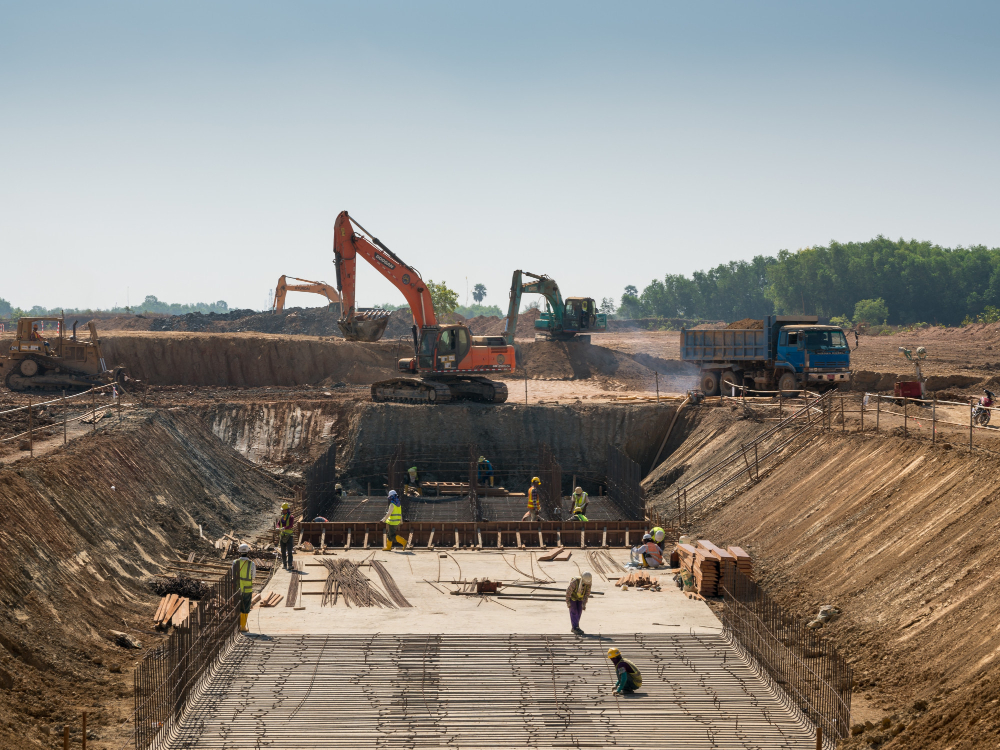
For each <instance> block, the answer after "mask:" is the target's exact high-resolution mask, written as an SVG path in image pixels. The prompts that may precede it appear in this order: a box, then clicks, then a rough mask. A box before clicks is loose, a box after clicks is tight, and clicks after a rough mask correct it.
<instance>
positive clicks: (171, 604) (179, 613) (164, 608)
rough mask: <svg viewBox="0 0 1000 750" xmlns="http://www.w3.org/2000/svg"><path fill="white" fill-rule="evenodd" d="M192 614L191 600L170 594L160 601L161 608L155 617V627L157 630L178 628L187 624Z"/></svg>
mask: <svg viewBox="0 0 1000 750" xmlns="http://www.w3.org/2000/svg"><path fill="white" fill-rule="evenodd" d="M190 613H191V604H190V600H189V599H188V598H187V597H183V596H178V595H177V594H170V595H168V596H165V597H163V598H162V599H161V600H160V606H159V607H158V608H157V609H156V614H155V615H153V626H154V627H156V628H157V629H160V628H164V629H165V628H168V627H170V626H171V625H173V626H174V627H178V626H179V625H181V624H183V623H184V622H187V619H188V616H189V615H190Z"/></svg>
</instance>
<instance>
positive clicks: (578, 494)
mask: <svg viewBox="0 0 1000 750" xmlns="http://www.w3.org/2000/svg"><path fill="white" fill-rule="evenodd" d="M572 500H573V515H574V516H575V515H576V514H578V513H579V514H580V515H581V516H585V515H587V506H588V505H590V498H589V497H588V495H587V493H586V492H584V491H583V487H577V488H576V489H575V490H573V495H572Z"/></svg>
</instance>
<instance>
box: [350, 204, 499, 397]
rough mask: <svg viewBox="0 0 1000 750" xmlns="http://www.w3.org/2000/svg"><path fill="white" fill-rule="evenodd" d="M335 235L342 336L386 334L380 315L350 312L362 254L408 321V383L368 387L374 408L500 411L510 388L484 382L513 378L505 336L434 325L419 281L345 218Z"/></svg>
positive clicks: (413, 272) (427, 294)
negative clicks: (453, 405) (470, 406)
mask: <svg viewBox="0 0 1000 750" xmlns="http://www.w3.org/2000/svg"><path fill="white" fill-rule="evenodd" d="M355 227H357V229H359V230H360V232H358V231H355ZM333 232H334V235H333V253H334V263H335V264H336V266H337V289H338V291H339V292H340V295H341V300H342V304H343V317H342V318H341V319H340V320H338V321H337V323H338V325H339V326H340V329H341V330H342V331H343V332H344V336H345V337H346V338H348V339H350V340H353V341H377V340H378V339H380V338H381V337H382V334H383V333H384V332H385V322H386V321H385V318H384V316H382V315H378V314H376V316H372V315H371V312H369V311H360V310H357V309H356V308H355V285H356V283H357V279H356V272H357V257H358V256H359V255H360V256H361V257H362V258H364V259H365V260H367V261H368V262H369V263H370V264H371V265H372V267H374V268H375V270H377V271H378V272H379V273H381V274H382V275H383V276H384V277H385V278H387V279H388V280H389V281H390V282H391V283H392V284H393V285H394V286H395V287H396V288H397V289H398V290H399V291H400V292H402V294H403V296H404V297H405V298H406V301H407V302H408V303H409V305H410V311H411V312H412V314H413V329H412V330H413V350H414V356H412V357H409V358H407V359H401V360H399V362H398V367H399V369H400V370H401V371H402V372H405V373H407V374H408V375H409V377H399V378H392V379H391V380H383V381H380V382H378V383H373V384H372V400H373V401H402V402H407V403H423V404H440V403H447V402H448V401H457V400H462V399H466V400H472V401H483V402H486V403H494V404H498V403H502V402H504V401H506V400H507V384H506V383H503V382H500V381H496V380H490V379H489V378H488V377H486V376H487V375H491V374H493V375H497V374H501V373H511V372H513V371H514V367H515V361H514V347H513V346H510V345H508V344H507V342H506V341H505V340H504V338H503V336H473V335H472V333H471V332H470V331H469V329H468V328H467V327H466V326H464V325H460V324H452V325H441V324H439V323H438V321H437V316H436V315H435V314H434V305H433V303H432V302H431V293H430V290H429V289H428V288H427V284H425V283H424V281H423V279H421V278H420V274H418V273H417V272H416V270H414V269H413V267H412V266H409V265H407V264H406V263H404V262H403V261H402V260H400V258H399V256H398V255H396V254H395V253H394V252H392V251H391V250H390V249H389V248H388V247H386V246H385V245H384V244H383V243H381V242H379V240H378V239H376V238H375V237H374V236H373V235H372V234H371V233H370V232H368V231H367V230H366V229H365V228H364V227H362V226H361V225H360V224H358V222H357V221H355V220H353V219H352V218H351V217H350V216H348V214H347V211H341V212H340V215H339V216H337V221H336V224H334V228H333ZM379 312H381V311H379Z"/></svg>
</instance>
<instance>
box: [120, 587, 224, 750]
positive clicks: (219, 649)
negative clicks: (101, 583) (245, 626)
mask: <svg viewBox="0 0 1000 750" xmlns="http://www.w3.org/2000/svg"><path fill="white" fill-rule="evenodd" d="M194 604H195V606H194V607H193V608H192V610H191V614H190V616H189V617H188V620H187V624H186V625H185V626H181V627H177V628H175V629H174V632H173V633H172V634H171V635H170V638H169V639H168V640H167V642H166V643H165V644H163V645H161V646H158V647H157V648H155V649H153V650H151V651H150V652H149V653H148V654H146V656H145V657H144V658H143V660H142V661H141V662H140V663H139V666H138V667H136V670H135V675H134V680H135V746H136V748H137V750H144V749H145V748H148V747H150V746H152V745H153V743H154V742H156V741H157V740H158V739H159V738H160V737H161V736H162V735H161V733H165V732H167V731H169V730H170V727H171V726H173V724H174V723H175V722H176V721H177V720H178V719H179V718H180V716H181V714H182V713H183V711H184V709H185V707H186V706H187V703H188V701H189V700H190V698H191V696H192V693H193V692H194V690H195V688H197V687H198V685H199V684H200V683H201V681H202V680H203V679H205V678H206V677H207V676H208V675H209V673H210V671H211V668H212V667H214V666H215V665H216V663H217V662H218V660H219V658H220V657H221V656H222V655H223V653H224V652H225V650H226V647H227V646H228V645H229V644H230V643H231V642H232V641H233V639H234V638H235V637H236V635H237V632H238V630H239V612H240V594H239V588H238V587H237V585H236V581H235V579H234V577H233V576H225V577H224V578H222V580H220V581H219V582H218V583H216V584H215V585H214V586H212V589H211V593H209V594H208V595H207V596H205V597H204V598H202V599H201V601H198V602H194Z"/></svg>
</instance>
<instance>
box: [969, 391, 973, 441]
mask: <svg viewBox="0 0 1000 750" xmlns="http://www.w3.org/2000/svg"><path fill="white" fill-rule="evenodd" d="M972 408H973V407H972V402H971V401H970V402H969V450H970V451H971V450H972Z"/></svg>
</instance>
